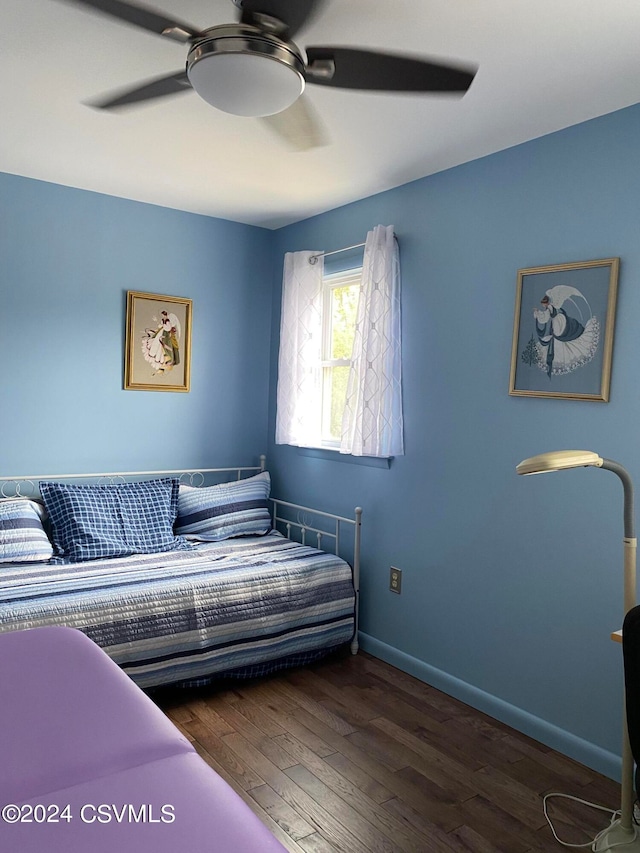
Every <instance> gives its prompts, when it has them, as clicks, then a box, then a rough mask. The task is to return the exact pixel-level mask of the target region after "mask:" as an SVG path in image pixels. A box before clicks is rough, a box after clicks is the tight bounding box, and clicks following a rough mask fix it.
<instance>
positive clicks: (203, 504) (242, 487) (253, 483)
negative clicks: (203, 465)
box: [175, 471, 271, 542]
mask: <svg viewBox="0 0 640 853" xmlns="http://www.w3.org/2000/svg"><path fill="white" fill-rule="evenodd" d="M270 492H271V478H270V477H269V474H268V473H267V472H266V471H263V472H262V473H261V474H256V476H255V477H247V479H246V480H236V481H235V482H233V483H221V484H220V485H217V486H205V487H204V488H194V487H192V486H180V492H179V494H178V518H177V520H176V527H175V530H176V533H179V534H182V535H183V536H186V537H187V539H194V540H196V541H198V542H217V541H218V540H220V539H230V538H231V537H233V536H256V535H258V536H259V535H262V534H264V533H268V532H269V531H270V530H271V516H270V514H269V502H268V498H269V494H270Z"/></svg>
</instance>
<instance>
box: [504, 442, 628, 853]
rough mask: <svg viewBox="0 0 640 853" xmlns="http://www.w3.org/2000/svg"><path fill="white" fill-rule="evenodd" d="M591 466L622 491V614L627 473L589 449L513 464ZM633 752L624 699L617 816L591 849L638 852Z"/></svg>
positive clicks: (523, 470) (532, 469) (535, 470)
mask: <svg viewBox="0 0 640 853" xmlns="http://www.w3.org/2000/svg"><path fill="white" fill-rule="evenodd" d="M580 467H585V468H586V467H593V468H604V469H605V470H606V471H612V472H613V473H614V474H616V475H617V476H618V477H619V478H620V480H621V482H622V487H623V490H624V539H623V544H624V566H623V571H624V604H623V608H624V613H623V614H622V615H623V618H624V616H626V614H627V613H628V612H629V610H631V608H632V607H634V606H635V604H636V552H637V539H636V533H635V521H634V506H633V483H632V481H631V477H630V476H629V472H628V471H627V470H626V469H625V468H623V467H622V465H620V464H619V463H618V462H614V461H613V460H611V459H603V458H602V457H601V456H598V454H597V453H593V452H592V451H589V450H557V451H555V452H553V453H542V454H540V455H539V456H533V457H531V458H530V459H524V460H523V461H522V462H521V463H520V464H519V465H518V466H517V467H516V471H517V472H518V474H544V473H547V472H549V471H562V470H565V469H567V468H580ZM633 799H634V797H633V755H632V753H631V745H630V743H629V730H628V728H627V712H626V701H624V697H623V703H622V776H621V797H620V800H621V802H620V819H619V820H617V821H615V822H614V823H613V824H612V825H611V827H610V828H609V829H608V830H606V831H604V832H603V833H601V834H600V836H599V837H598V840H597V841H596V842H595V844H594V846H593V848H592V849H593V850H594V851H598V853H606V851H612V850H614V849H616V850H621V851H622V850H625V851H627V853H640V835H639V834H638V833H637V832H636V830H635V828H634V826H633Z"/></svg>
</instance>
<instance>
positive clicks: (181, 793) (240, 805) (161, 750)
mask: <svg viewBox="0 0 640 853" xmlns="http://www.w3.org/2000/svg"><path fill="white" fill-rule="evenodd" d="M0 851H2V853H178V851H179V852H180V853H285V849H284V847H282V845H281V844H280V843H279V842H278V841H276V839H275V838H274V837H273V835H271V833H270V832H269V831H268V830H267V829H266V827H265V826H263V824H262V823H261V822H260V821H259V820H258V818H257V817H256V816H255V815H254V814H253V812H252V811H251V810H250V809H249V807H248V806H247V805H246V804H245V803H244V802H243V801H242V799H241V798H240V797H239V796H238V795H237V794H236V793H235V792H234V791H233V790H232V789H231V788H230V787H229V786H228V785H227V783H226V782H224V781H223V780H222V779H221V778H220V777H219V776H218V775H217V773H215V772H214V771H213V770H212V769H211V768H210V767H209V766H208V765H207V764H206V763H205V762H204V761H203V760H202V759H201V758H200V756H199V755H198V754H197V753H196V752H195V751H194V749H193V747H192V746H191V744H190V743H189V741H188V740H187V739H186V738H184V737H183V736H182V735H181V734H180V733H179V732H178V730H177V729H176V728H175V726H174V725H173V724H172V723H171V722H170V721H169V720H168V719H167V718H166V717H165V716H164V714H163V713H162V712H161V711H160V710H159V709H158V708H157V707H156V706H155V705H154V704H153V702H152V701H151V700H150V699H149V698H148V697H147V696H145V694H144V693H143V692H142V691H141V690H140V689H139V688H138V687H136V685H135V684H134V683H133V682H132V681H131V680H130V679H129V678H128V677H127V676H126V675H125V674H124V673H123V672H122V671H121V670H120V669H119V668H118V667H117V666H116V664H115V663H113V661H111V659H110V658H109V657H108V656H107V655H106V654H105V653H104V652H103V651H102V650H101V649H100V648H98V646H96V645H95V644H94V643H93V642H92V641H91V640H89V639H88V638H87V637H86V636H85V635H84V634H82V633H81V632H80V631H76V630H74V629H71V628H62V627H52V628H35V629H33V630H29V631H15V632H11V633H7V634H0Z"/></svg>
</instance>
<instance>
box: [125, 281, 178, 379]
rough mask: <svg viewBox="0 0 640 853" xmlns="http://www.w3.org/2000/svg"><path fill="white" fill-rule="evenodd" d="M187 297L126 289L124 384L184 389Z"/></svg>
mask: <svg viewBox="0 0 640 853" xmlns="http://www.w3.org/2000/svg"><path fill="white" fill-rule="evenodd" d="M191 307H192V303H191V299H183V298H182V297H180V296H163V295H162V294H158V293H139V292H138V291H135V290H129V291H127V334H126V345H125V364H124V387H125V390H127V391H188V390H189V381H190V366H191Z"/></svg>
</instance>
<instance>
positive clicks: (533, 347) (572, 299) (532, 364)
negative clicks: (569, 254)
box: [509, 258, 620, 403]
mask: <svg viewBox="0 0 640 853" xmlns="http://www.w3.org/2000/svg"><path fill="white" fill-rule="evenodd" d="M619 267H620V259H619V258H604V259H602V260H595V261H584V262H578V263H570V264H554V265H552V266H542V267H530V268H528V269H521V270H518V280H517V286H516V306H515V318H514V324H513V341H512V345H511V371H510V374H509V394H511V395H513V396H519V397H558V398H560V399H564V400H594V401H597V402H603V403H607V402H608V401H609V391H610V385H611V361H612V353H613V335H614V325H615V312H616V299H617V290H618V273H619Z"/></svg>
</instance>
